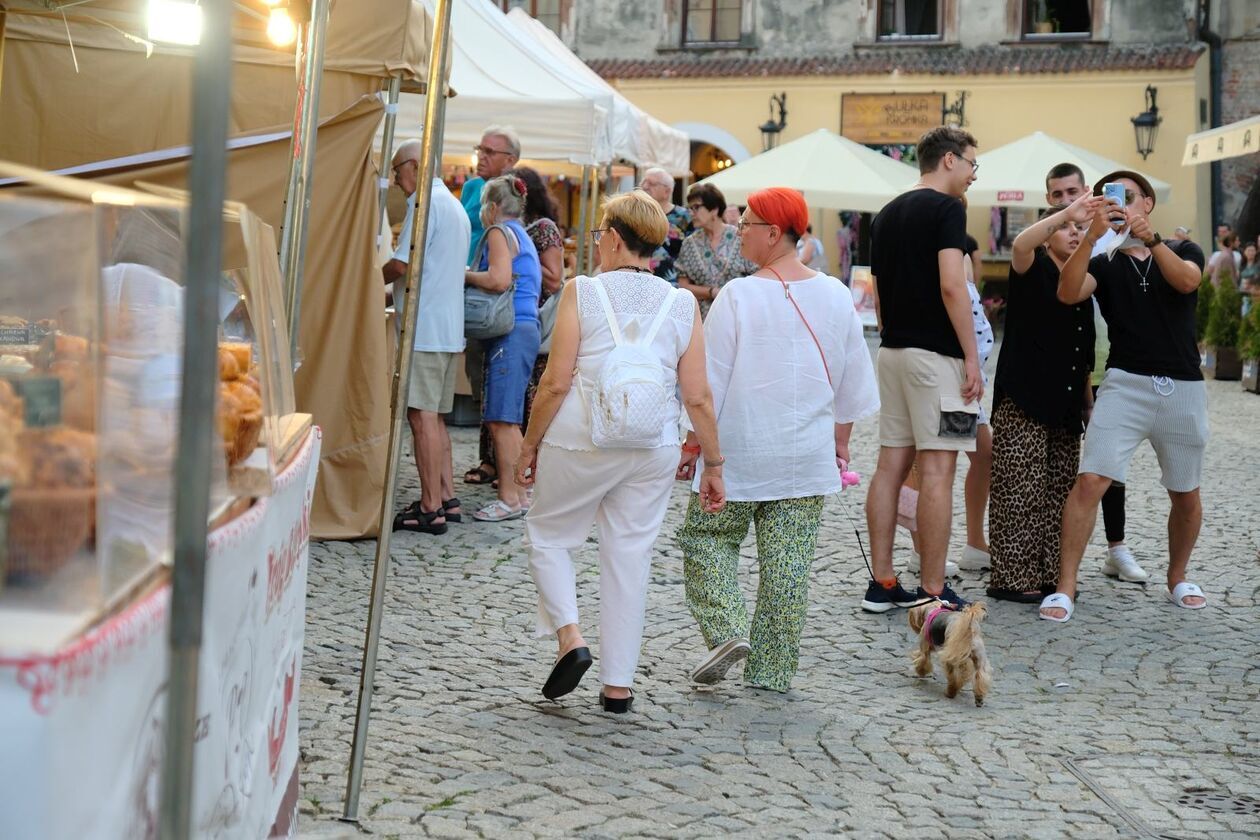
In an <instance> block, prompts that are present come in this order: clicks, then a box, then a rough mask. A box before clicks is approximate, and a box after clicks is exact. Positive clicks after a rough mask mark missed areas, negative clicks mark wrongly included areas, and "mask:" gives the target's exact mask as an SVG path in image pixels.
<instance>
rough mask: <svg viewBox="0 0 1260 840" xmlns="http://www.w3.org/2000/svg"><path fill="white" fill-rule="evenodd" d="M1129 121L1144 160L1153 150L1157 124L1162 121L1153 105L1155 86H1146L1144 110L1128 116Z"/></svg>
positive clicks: (1157, 128)
mask: <svg viewBox="0 0 1260 840" xmlns="http://www.w3.org/2000/svg"><path fill="white" fill-rule="evenodd" d="M1130 121H1131V122H1132V123H1133V133H1134V134H1135V135H1136V136H1137V151H1138V154H1139V155H1141V156H1142V160H1146V156H1147V155H1149V154H1150V153H1151V152H1153V151H1155V135H1156V134H1158V133H1159V124H1160V123H1162V122H1163V121H1164V118H1163V117H1161V116H1160V115H1159V108H1158V107H1156V105H1155V88H1154V87H1152V86H1151V85H1147V86H1146V110H1145V111H1143V112H1142V113H1140V114H1138V115H1137V116H1136V117H1132V118H1130Z"/></svg>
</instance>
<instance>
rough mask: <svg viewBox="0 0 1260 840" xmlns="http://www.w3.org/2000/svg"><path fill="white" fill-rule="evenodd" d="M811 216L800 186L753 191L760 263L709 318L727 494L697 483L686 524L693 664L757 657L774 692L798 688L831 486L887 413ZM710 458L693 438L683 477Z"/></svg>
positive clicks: (763, 684) (747, 232)
mask: <svg viewBox="0 0 1260 840" xmlns="http://www.w3.org/2000/svg"><path fill="white" fill-rule="evenodd" d="M808 224H809V211H808V209H807V208H806V206H805V199H804V198H803V197H802V196H801V194H800V193H798V192H796V191H795V190H789V189H783V188H777V187H776V188H772V189H767V190H761V191H759V192H756V193H753V194H752V195H751V196H749V198H748V209H747V210H746V211H745V212H744V215H743V217H742V218H741V219H740V221H739V226H738V227H739V233H740V245H741V250H742V253H743V256H744V258H746V259H748V260H750V261H751V262H753V263H755V264H757V265H760V266H761V269H759V270H758V271H756V272H755V273H753V274H751V275H749V276H747V277H739V278H736V279H734V280H731V281H730V282H729V283H727V284H726V286H725V288H724V289H723V290H722V293H721V294H720V295H718V296H717V298H716V299H715V300H714V302H713V307H712V308H711V309H710V310H709V317H708V318H707V319H706V320H705V323H704V336H705V343H706V345H708V365H707V366H708V374H709V385H710V387H711V388H712V390H713V406H714V409H715V410H716V412H717V418H718V433H719V436H720V438H721V440H722V449H723V451H724V455H725V457H726V470H725V472H726V475H725V480H726V498H727V505H726V508H725V510H723V511H722V512H721V513H718V514H708V513H705V512H704V509H703V507H702V505H701V503H700V499H699V497H698V496H697V495H694V494H693V495H692V497H691V503H690V505H689V507H688V509H687V516H686V519H685V521H684V523H683V525H682V528H681V529H680V530H679V532H678V542H679V545H680V547H681V548H682V550H683V571H684V576H685V580H686V594H687V606H688V607H689V608H690V610H691V614H692V615H693V616H695V618H696V621H697V622H698V623H699V625H700V632H701V633H702V634H703V635H704V641H705V644H706V645H708V647H709V653H708V654H707V655H706V656H705V658H704V660H703V661H702V662H701V663H700V664H699V665H698V666H697V667H696V668H695V670H693V671H692V672H691V679H692V680H693V681H694V682H697V683H701V684H712V683H715V682H717V681H718V680H720V679H722V678H723V677H724V676H725V675H726V672H727V670H728V669H729V668H730V667H731V666H732V665H734V664H735V663H737V662H739V661H740V660H741V659H744V658H747V659H748V665H747V667H746V668H745V670H744V680H745V682H747V683H749V684H750V685H753V686H755V687H757V688H766V689H772V690H774V691H787V689H788V687H789V686H790V685H791V682H792V677H793V676H794V675H795V674H796V665H797V657H798V650H799V645H800V637H801V630H802V628H803V627H804V624H805V611H806V607H807V606H808V603H807V602H808V593H809V570H810V566H811V564H812V563H813V560H814V550H815V546H816V543H817V538H818V524H819V520H820V517H821V515H822V507H823V497H824V496H826V495H827V494H829V493H836V492H838V491H839V490H840V471H841V464H842V463H844V462H847V461H848V460H849V435H850V434H851V433H852V431H853V422H854V421H855V420H857V419H859V418H861V417H865V416H867V415H870V414H874V413H875V412H876V411H878V410H879V390H878V388H877V386H876V381H875V368H874V366H873V365H872V363H871V355H870V351H869V350H868V349H867V347H866V341H865V339H864V338H863V337H862V322H861V321H860V320H859V319H858V315H857V311H856V310H855V309H854V307H853V298H852V296H851V295H850V294H849V290H848V288H847V287H846V286H845V285H844V284H843V283H841V282H840V281H839V280H837V279H836V278H834V277H829V276H827V275H826V274H823V273H822V272H818V271H815V270H813V269H811V268H809V267H807V266H805V265H804V264H802V263H801V261H800V260H799V259H798V258H797V254H796V243H797V242H798V241H799V240H800V238H801V237H802V236H803V235H804V234H805V231H806V228H807V226H808ZM699 456H700V451H699V447H698V446H697V445H696V441H695V438H694V436H693V435H688V437H687V443H686V445H684V446H683V458H682V463H681V464H680V466H679V477H680V478H692V477H693V476H695V475H698V473H697V471H696V462H697V459H698V458H699ZM694 489H695V490H697V491H698V490H699V485H698V484H696V485H695V487H694ZM749 525H753V526H754V527H755V528H756V532H757V560H758V566H759V570H760V585H759V587H758V592H757V606H756V611H755V612H754V614H753V617H752V621H751V623H750V622H749V618H748V610H747V607H746V606H745V603H744V596H743V593H742V591H741V588H740V582H739V546H740V543H741V542H743V540H744V538H745V537H746V536H747V535H748V527H749ZM750 631H751V632H750Z"/></svg>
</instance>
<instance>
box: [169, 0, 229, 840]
mask: <svg viewBox="0 0 1260 840" xmlns="http://www.w3.org/2000/svg"><path fill="white" fill-rule="evenodd" d="M201 8H202V9H203V10H204V11H203V13H202V14H203V16H204V18H203V20H204V22H203V25H202V35H201V45H200V46H199V47H198V49H197V55H196V60H195V64H194V68H193V80H192V98H193V102H192V148H193V154H192V162H191V164H190V166H189V170H188V186H189V191H190V195H191V198H190V203H189V208H188V234H187V239H186V240H185V241H186V243H187V245H186V251H185V257H184V259H185V264H184V282H185V292H184V360H183V377H182V381H181V384H180V407H179V451H178V454H177V455H176V459H175V476H174V485H175V486H174V492H175V534H174V542H175V563H174V567H173V569H172V572H171V576H172V584H171V603H170V663H169V667H170V675H169V682H168V684H167V696H166V747H165V750H164V752H163V755H162V790H161V816H160V825H161V836H162V837H163V838H168V840H182V838H187V837H189V836H190V835H191V833H192V806H193V786H192V783H193V752H194V744H193V739H194V732H195V730H196V726H197V681H198V669H199V667H200V660H201V631H202V627H201V623H202V612H203V608H204V606H205V604H204V598H205V577H206V531H207V527H208V522H207V520H208V519H209V514H210V457H211V451H212V450H211V442H212V441H213V435H214V400H215V393H216V390H217V383H218V378H219V377H218V348H217V343H218V318H217V317H216V314H217V307H218V288H219V283H218V279H219V272H220V269H221V249H222V244H223V242H222V240H223V199H224V190H225V186H224V185H225V181H226V171H227V138H228V109H229V106H230V104H231V85H232V4H231V3H230V2H228V0H204V2H203V3H202V4H201Z"/></svg>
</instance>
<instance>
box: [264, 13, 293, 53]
mask: <svg viewBox="0 0 1260 840" xmlns="http://www.w3.org/2000/svg"><path fill="white" fill-rule="evenodd" d="M267 38H268V40H270V41H271V43H273V44H275V45H276V46H277V47H287V46H289V44H292V43H293V42H294V41H296V40H297V24H296V23H294V22H293V18H292V17H290V15H289V10H288V9H283V8H279V7H273V8H272V10H271V14H270V15H269V16H268V18H267Z"/></svg>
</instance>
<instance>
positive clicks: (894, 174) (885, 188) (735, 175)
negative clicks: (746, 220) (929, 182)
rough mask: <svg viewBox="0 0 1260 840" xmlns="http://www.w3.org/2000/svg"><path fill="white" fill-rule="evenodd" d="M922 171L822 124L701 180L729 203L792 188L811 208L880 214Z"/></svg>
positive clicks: (739, 202) (740, 201)
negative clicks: (771, 189)
mask: <svg viewBox="0 0 1260 840" xmlns="http://www.w3.org/2000/svg"><path fill="white" fill-rule="evenodd" d="M918 175H919V173H918V171H917V170H916V169H914V168H913V167H911V166H907V165H906V164H904V163H900V162H898V161H895V160H893V159H892V158H890V157H888V156H887V155H884V154H880V153H879V152H877V151H874V150H873V149H868V148H867V147H866V146H863V145H861V144H859V143H854V142H853V141H852V140H849V139H848V138H846V137H841V136H840V135H839V134H836V133H835V132H833V131H828V130H827V129H825V128H820V129H818V130H817V131H815V132H812V133H810V134H806V135H805V136H804V137H800V138H797V139H796V140H793V141H792V142H790V143H784V144H783V145H782V146H779V147H778V148H776V149H772V150H771V151H768V152H764V153H762V154H760V155H757V156H756V157H753V158H749V159H748V160H746V161H744V162H743V163H737V164H735V165H734V166H732V167H730V168H729V169H724V170H722V171H721V172H719V173H717V174H716V175H711V176H709V177H708V178H705V179H704V180H703V181H701V182H700V183H703V184H712V185H713V186H715V187H717V188H718V189H719V190H721V191H722V194H723V195H724V196H725V197H726V201H727V203H728V204H744V203H746V201H747V199H748V195H749V193H753V192H756V191H757V190H760V189H764V188H765V187H791V188H792V189H796V190H800V192H801V193H802V194H803V195H804V196H805V203H806V204H808V205H809V206H810V207H816V208H823V209H828V210H859V211H862V212H865V213H877V212H879V210H881V209H882V208H883V206H884V205H885V204H887V203H888V202H889V200H890V199H892V198H895V197H896V196H897V195H899V194H900V193H902V192H904V191H905V190H907V189H909V188H910V187H911V186H912V185H913V184H914V182H915V179H916V178H918Z"/></svg>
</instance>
